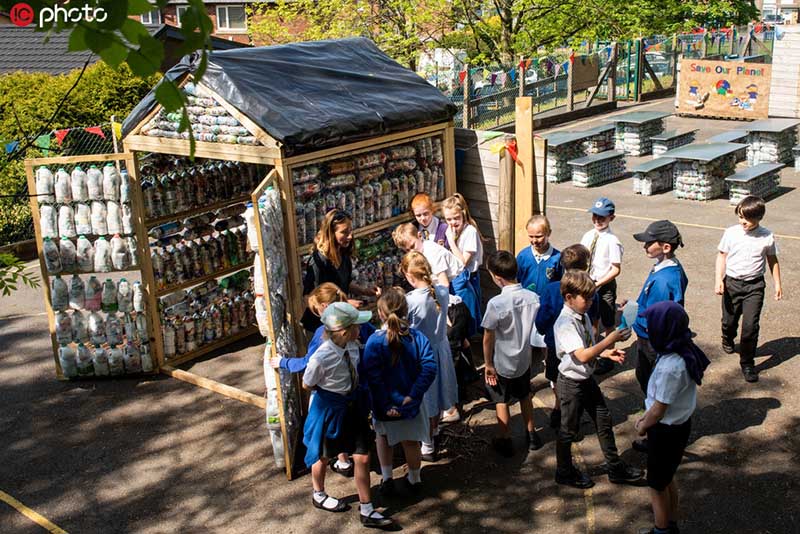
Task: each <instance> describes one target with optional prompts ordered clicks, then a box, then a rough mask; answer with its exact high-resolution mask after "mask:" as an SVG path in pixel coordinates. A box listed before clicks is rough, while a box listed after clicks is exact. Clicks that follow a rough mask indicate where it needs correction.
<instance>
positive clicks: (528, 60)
mask: <svg viewBox="0 0 800 534" xmlns="http://www.w3.org/2000/svg"><path fill="white" fill-rule="evenodd" d="M533 61H536V62H537V63H538V60H536V59H534V60H533ZM534 66H536V63H534ZM525 68H526V69H529V68H531V60H530V59H526V60H525Z"/></svg>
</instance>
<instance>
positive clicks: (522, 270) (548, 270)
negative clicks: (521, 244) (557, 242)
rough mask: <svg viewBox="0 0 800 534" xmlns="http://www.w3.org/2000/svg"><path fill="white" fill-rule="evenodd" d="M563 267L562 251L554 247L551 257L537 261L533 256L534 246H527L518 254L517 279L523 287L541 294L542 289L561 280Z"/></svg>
mask: <svg viewBox="0 0 800 534" xmlns="http://www.w3.org/2000/svg"><path fill="white" fill-rule="evenodd" d="M562 274H563V268H562V267H561V252H559V251H558V250H556V248H555V247H553V251H552V252H551V253H550V257H549V258H548V259H546V260H544V261H541V262H537V261H536V258H534V257H533V247H531V246H528V247H525V248H524V249H523V250H522V252H520V253H519V254H517V281H518V282H519V283H520V284H522V287H524V288H525V289H529V290H531V291H533V292H534V293H536V294H537V295H539V296H541V295H542V291H544V288H545V287H546V286H547V284H549V283H550V282H555V281H557V280H561V275H562Z"/></svg>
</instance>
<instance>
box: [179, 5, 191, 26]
mask: <svg viewBox="0 0 800 534" xmlns="http://www.w3.org/2000/svg"><path fill="white" fill-rule="evenodd" d="M188 9H189V6H178V7H177V18H178V26H183V22H181V21H182V20H183V14H184V13H186V11H187V10H188Z"/></svg>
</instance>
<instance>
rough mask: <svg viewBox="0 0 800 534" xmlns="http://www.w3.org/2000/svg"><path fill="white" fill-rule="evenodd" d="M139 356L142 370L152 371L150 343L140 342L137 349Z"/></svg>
mask: <svg viewBox="0 0 800 534" xmlns="http://www.w3.org/2000/svg"><path fill="white" fill-rule="evenodd" d="M139 356H140V357H141V359H142V372H143V373H152V372H153V369H154V365H153V357H152V356H151V355H150V344H149V343H142V345H141V347H140V349H139Z"/></svg>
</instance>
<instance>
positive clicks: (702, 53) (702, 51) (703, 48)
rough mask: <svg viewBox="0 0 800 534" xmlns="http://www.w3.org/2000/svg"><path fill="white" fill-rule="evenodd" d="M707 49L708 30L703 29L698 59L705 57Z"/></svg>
mask: <svg viewBox="0 0 800 534" xmlns="http://www.w3.org/2000/svg"><path fill="white" fill-rule="evenodd" d="M707 49H708V30H703V44H702V45H701V47H700V59H705V57H706V52H707Z"/></svg>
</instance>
